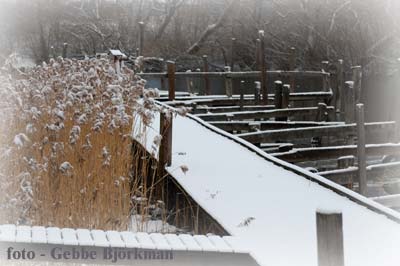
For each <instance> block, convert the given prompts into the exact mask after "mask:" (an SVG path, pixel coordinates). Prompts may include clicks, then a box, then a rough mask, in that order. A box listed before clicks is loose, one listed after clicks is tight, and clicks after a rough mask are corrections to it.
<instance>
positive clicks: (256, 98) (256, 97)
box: [254, 81, 261, 104]
mask: <svg viewBox="0 0 400 266" xmlns="http://www.w3.org/2000/svg"><path fill="white" fill-rule="evenodd" d="M254 85H255V86H254V103H255V104H260V90H261V83H260V82H259V81H255V82H254Z"/></svg>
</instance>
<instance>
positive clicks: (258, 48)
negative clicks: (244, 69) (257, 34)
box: [255, 38, 261, 71]
mask: <svg viewBox="0 0 400 266" xmlns="http://www.w3.org/2000/svg"><path fill="white" fill-rule="evenodd" d="M260 43H261V40H260V39H258V38H257V39H256V54H255V56H256V70H257V71H260V70H261V69H260Z"/></svg>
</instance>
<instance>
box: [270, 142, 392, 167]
mask: <svg viewBox="0 0 400 266" xmlns="http://www.w3.org/2000/svg"><path fill="white" fill-rule="evenodd" d="M365 148H366V154H367V156H377V155H400V144H392V143H385V144H367V145H366V147H365ZM271 155H273V156H275V157H277V158H279V159H282V160H285V161H288V162H291V163H299V162H306V161H319V160H328V159H336V158H338V157H341V156H347V155H354V156H356V155H357V146H356V145H347V146H331V147H313V148H298V149H293V150H291V151H288V152H282V153H272V154H271Z"/></svg>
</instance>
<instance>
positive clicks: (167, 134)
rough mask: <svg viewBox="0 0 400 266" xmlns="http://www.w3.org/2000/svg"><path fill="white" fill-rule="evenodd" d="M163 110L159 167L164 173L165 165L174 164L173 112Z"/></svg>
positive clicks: (161, 115)
mask: <svg viewBox="0 0 400 266" xmlns="http://www.w3.org/2000/svg"><path fill="white" fill-rule="evenodd" d="M168 111H169V110H167V111H166V112H163V111H161V112H160V135H161V144H160V148H159V155H158V160H159V169H160V170H161V171H160V174H161V175H163V170H164V167H165V166H171V164H172V116H173V115H172V113H171V112H168Z"/></svg>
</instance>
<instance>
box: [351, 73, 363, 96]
mask: <svg viewBox="0 0 400 266" xmlns="http://www.w3.org/2000/svg"><path fill="white" fill-rule="evenodd" d="M351 70H352V72H353V87H354V100H355V103H356V104H357V103H361V97H362V90H361V88H362V87H361V79H362V68H361V66H354V67H352V68H351Z"/></svg>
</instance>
